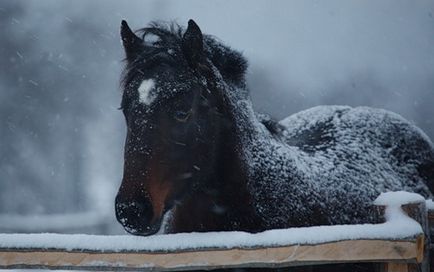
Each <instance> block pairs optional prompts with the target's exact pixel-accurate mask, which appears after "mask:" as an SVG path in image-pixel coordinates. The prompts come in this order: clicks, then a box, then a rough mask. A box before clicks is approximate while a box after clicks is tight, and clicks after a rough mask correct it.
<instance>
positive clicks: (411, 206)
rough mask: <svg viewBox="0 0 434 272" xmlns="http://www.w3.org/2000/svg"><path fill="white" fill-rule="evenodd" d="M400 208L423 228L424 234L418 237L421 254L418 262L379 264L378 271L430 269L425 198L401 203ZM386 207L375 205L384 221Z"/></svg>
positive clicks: (428, 230)
mask: <svg viewBox="0 0 434 272" xmlns="http://www.w3.org/2000/svg"><path fill="white" fill-rule="evenodd" d="M401 208H402V210H403V211H404V212H405V213H406V214H407V215H408V216H409V217H410V218H412V219H414V220H415V221H417V222H418V223H419V224H420V225H421V227H422V230H423V233H424V235H423V236H422V237H421V238H420V239H418V241H417V243H418V247H421V250H419V252H422V253H423V254H421V256H418V258H417V259H418V262H419V263H418V264H411V263H397V262H389V263H385V264H383V265H381V268H380V271H382V272H416V271H421V272H429V271H430V258H429V257H430V256H429V253H430V228H429V224H428V223H429V222H428V213H427V208H426V204H425V200H423V201H422V200H421V201H418V202H412V203H408V204H403V205H402V206H401ZM386 209H387V207H386V206H383V205H377V206H376V210H377V213H378V214H379V215H380V219H382V220H383V221H385V211H386Z"/></svg>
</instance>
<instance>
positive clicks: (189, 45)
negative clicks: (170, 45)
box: [182, 19, 203, 67]
mask: <svg viewBox="0 0 434 272" xmlns="http://www.w3.org/2000/svg"><path fill="white" fill-rule="evenodd" d="M182 50H183V52H184V55H185V58H186V59H187V61H188V63H189V64H190V65H191V66H193V67H194V66H196V65H197V64H198V63H199V62H200V59H201V57H202V55H203V36H202V31H200V28H199V26H198V25H197V24H196V23H195V22H194V21H193V20H191V19H190V20H189V21H188V27H187V30H186V31H185V33H184V36H183V37H182Z"/></svg>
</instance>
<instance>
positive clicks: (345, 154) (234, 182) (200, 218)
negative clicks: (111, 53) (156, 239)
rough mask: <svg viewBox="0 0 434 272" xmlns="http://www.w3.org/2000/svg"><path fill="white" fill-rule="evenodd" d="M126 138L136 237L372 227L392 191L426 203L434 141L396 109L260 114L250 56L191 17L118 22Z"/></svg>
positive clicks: (128, 221) (123, 189)
mask: <svg viewBox="0 0 434 272" xmlns="http://www.w3.org/2000/svg"><path fill="white" fill-rule="evenodd" d="M121 40H122V43H123V47H124V50H125V55H126V59H125V61H126V66H125V70H124V73H123V78H122V87H123V93H122V102H121V109H122V111H123V114H124V116H125V120H126V125H127V135H126V142H125V154H124V173H123V178H122V183H121V185H120V188H119V191H118V194H117V196H116V199H115V211H116V217H117V220H118V221H119V222H120V223H121V224H122V226H123V227H124V228H125V230H126V231H127V232H129V233H131V234H134V235H152V234H156V233H178V232H205V231H246V232H253V233H254V232H261V231H264V230H268V229H276V228H289V227H301V226H313V225H334V224H355V223H368V222H376V221H377V220H378V219H377V218H376V217H375V215H374V214H373V213H372V212H371V203H372V201H373V200H374V199H375V198H376V197H377V196H378V195H379V194H380V193H381V192H385V191H395V190H406V191H410V192H416V193H419V194H421V195H423V196H424V197H426V198H429V197H432V192H434V191H433V189H434V146H433V144H432V142H431V141H430V139H429V138H428V137H427V136H426V135H425V134H424V133H423V132H422V131H421V130H420V129H419V128H417V127H416V126H415V125H413V124H411V123H410V122H409V121H407V120H405V119H404V118H403V117H401V116H399V115H398V114H395V113H392V112H389V111H386V110H382V109H374V108H369V107H349V106H317V107H314V108H311V109H307V110H304V111H302V112H299V113H296V114H294V115H291V116H289V117H287V118H286V119H284V120H281V121H275V120H273V119H272V118H270V117H269V116H268V115H265V114H260V113H257V112H255V111H254V110H253V106H252V102H251V100H250V97H249V91H248V87H247V83H246V70H247V68H248V65H247V61H246V59H245V58H244V57H243V56H242V54H241V53H240V52H238V51H236V50H233V49H231V48H230V47H229V46H227V45H224V44H223V43H222V42H221V41H220V40H218V39H217V38H216V37H213V36H210V35H206V34H203V33H202V31H201V30H200V28H199V26H198V25H197V24H196V23H195V22H194V21H193V20H189V21H188V26H187V28H183V27H181V26H178V25H176V24H173V23H151V24H150V25H149V26H147V27H145V28H142V29H140V30H138V31H136V32H133V31H132V30H131V29H130V27H129V26H128V24H127V22H126V21H122V23H121Z"/></svg>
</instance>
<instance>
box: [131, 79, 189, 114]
mask: <svg viewBox="0 0 434 272" xmlns="http://www.w3.org/2000/svg"><path fill="white" fill-rule="evenodd" d="M194 85H195V81H194V80H192V79H190V80H189V79H185V78H177V79H176V80H173V79H172V80H168V79H165V78H162V77H160V76H156V77H151V78H146V79H143V80H142V82H141V83H140V84H139V85H138V87H137V93H138V99H139V103H140V104H142V105H145V106H147V107H149V106H151V105H152V104H153V103H155V102H157V101H160V102H161V101H163V100H165V99H169V98H171V97H174V96H176V95H178V94H180V93H181V92H184V91H186V90H188V89H191V88H193V86H194Z"/></svg>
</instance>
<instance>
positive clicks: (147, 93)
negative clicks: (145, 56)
mask: <svg viewBox="0 0 434 272" xmlns="http://www.w3.org/2000/svg"><path fill="white" fill-rule="evenodd" d="M154 88H155V81H154V80H153V79H152V78H151V79H146V80H143V81H142V83H141V84H140V86H139V89H138V91H139V101H140V103H143V104H145V105H151V103H152V101H154V99H155V94H152V93H151V91H152V90H153V89H154Z"/></svg>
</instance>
